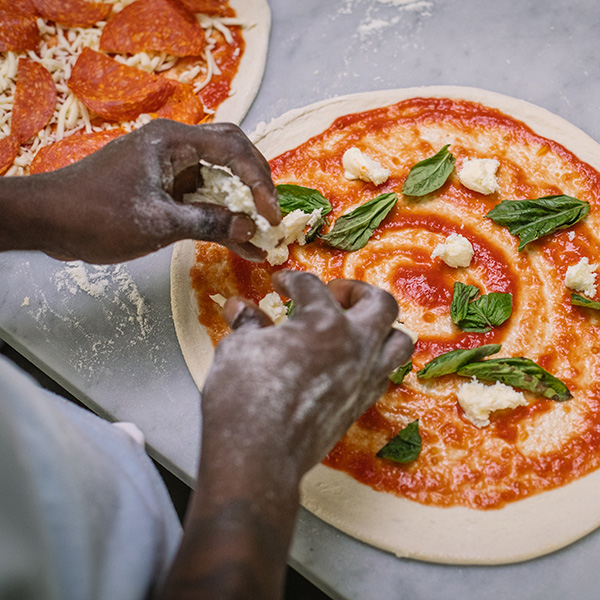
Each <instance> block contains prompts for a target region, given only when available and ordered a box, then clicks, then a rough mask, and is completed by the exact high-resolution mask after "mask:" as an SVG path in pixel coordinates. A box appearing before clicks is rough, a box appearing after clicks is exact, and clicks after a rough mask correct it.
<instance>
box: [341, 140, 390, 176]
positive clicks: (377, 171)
mask: <svg viewBox="0 0 600 600" xmlns="http://www.w3.org/2000/svg"><path fill="white" fill-rule="evenodd" d="M342 166H343V167H344V177H345V178H346V179H350V180H353V179H362V180H363V181H367V182H372V183H374V184H375V185H381V184H382V183H384V182H385V181H387V178H388V177H389V176H390V172H389V171H388V170H387V169H386V168H384V167H382V166H381V165H380V164H379V163H378V162H377V161H376V160H373V159H372V158H370V157H369V156H367V155H366V154H363V153H362V152H361V151H360V149H359V148H349V149H348V150H346V152H344V156H343V157H342Z"/></svg>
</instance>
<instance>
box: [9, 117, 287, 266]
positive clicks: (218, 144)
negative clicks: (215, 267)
mask: <svg viewBox="0 0 600 600" xmlns="http://www.w3.org/2000/svg"><path fill="white" fill-rule="evenodd" d="M200 159H203V160H205V161H207V162H209V163H212V164H218V165H223V166H227V167H229V168H230V169H231V171H232V172H233V173H234V174H236V175H238V176H239V177H240V179H241V180H242V181H243V182H244V183H246V184H247V185H248V186H250V188H251V189H252V193H253V195H254V200H255V203H256V206H257V209H258V212H259V213H260V214H262V215H263V216H265V217H266V218H267V219H268V221H269V222H270V223H271V224H273V225H275V224H277V223H278V222H279V221H280V220H281V214H280V211H279V204H278V202H277V196H276V193H275V189H274V185H273V182H272V180H271V172H270V168H269V165H268V163H267V161H266V160H265V159H264V157H263V156H262V155H261V154H260V152H259V151H258V150H257V149H256V147H255V146H254V145H253V144H252V143H251V142H250V140H249V139H248V138H247V137H246V136H245V135H244V134H243V133H242V131H241V130H240V129H239V128H238V127H237V126H235V125H231V124H208V125H196V126H191V125H184V124H181V123H177V122H175V121H168V120H164V119H157V120H154V121H151V122H150V123H149V124H147V125H145V126H144V127H141V128H140V129H138V130H136V131H133V132H132V133H130V134H127V135H125V136H122V137H120V138H117V139H116V140H113V141H112V142H110V143H109V144H107V145H106V146H105V147H104V148H102V149H100V150H99V151H97V152H95V153H94V154H92V155H90V156H88V157H86V158H84V159H83V160H81V161H79V162H77V163H74V164H73V165H70V166H68V167H65V168H63V169H59V170H57V171H54V172H51V173H43V174H40V175H33V176H28V177H22V178H19V177H12V178H10V177H9V178H3V179H4V180H3V182H2V184H3V185H2V186H1V187H0V204H2V205H3V206H4V205H5V204H6V205H7V206H10V205H9V203H10V202H11V200H12V202H13V204H14V203H15V202H16V203H18V205H17V206H16V207H15V208H14V209H10V208H7V210H15V211H21V212H20V213H17V214H15V218H14V219H13V221H12V222H13V223H15V225H14V228H13V230H11V228H10V225H7V226H6V230H5V231H3V230H2V228H0V249H19V248H23V249H39V250H43V251H45V252H47V253H48V254H50V255H52V256H54V257H56V258H61V259H65V260H73V259H80V260H84V261H86V262H90V263H114V262H122V261H125V260H130V259H133V258H137V257H140V256H143V255H145V254H148V253H150V252H153V251H155V250H158V249H159V248H162V247H164V246H167V245H169V244H171V243H172V242H174V241H177V240H180V239H185V238H191V239H195V240H206V241H212V242H218V243H220V244H222V245H224V246H227V247H228V248H230V249H231V250H233V251H234V252H236V253H237V254H239V255H240V256H242V257H244V258H246V259H249V260H262V259H264V252H262V251H261V250H258V249H257V248H256V247H254V246H253V245H251V244H249V243H248V240H249V239H250V238H251V237H252V235H253V234H254V231H255V225H254V222H253V221H252V219H251V218H250V217H248V216H247V215H243V214H241V213H232V212H230V211H229V210H227V209H226V208H224V207H221V206H217V205H211V204H194V205H187V204H183V203H182V202H181V197H182V196H183V194H184V193H186V192H191V191H193V190H194V189H196V187H197V185H198V178H199V160H200ZM17 225H18V227H19V230H18V232H17V230H16V228H17ZM3 238H4V239H3ZM11 242H12V243H11Z"/></svg>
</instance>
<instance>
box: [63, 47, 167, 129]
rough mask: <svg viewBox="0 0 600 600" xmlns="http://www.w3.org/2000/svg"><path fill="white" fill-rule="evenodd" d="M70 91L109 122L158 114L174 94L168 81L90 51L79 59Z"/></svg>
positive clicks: (70, 80)
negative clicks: (152, 113) (141, 115)
mask: <svg viewBox="0 0 600 600" xmlns="http://www.w3.org/2000/svg"><path fill="white" fill-rule="evenodd" d="M69 87H70V88H71V90H72V91H73V93H74V94H75V95H76V96H77V97H78V98H79V99H80V100H81V102H83V104H85V106H87V108H89V109H90V110H92V111H94V112H95V113H96V114H98V115H100V116H101V117H104V118H105V119H107V120H109V121H129V120H130V119H135V118H136V117H137V116H139V115H140V114H142V113H151V112H155V111H157V110H158V109H159V108H160V107H161V106H162V105H163V104H164V103H165V101H166V100H167V98H168V97H169V95H170V94H171V93H172V91H173V88H172V87H171V85H170V84H169V81H168V80H167V79H165V78H164V77H159V76H157V75H154V74H152V73H146V72H145V71H141V70H140V69H136V68H134V67H128V66H126V65H122V64H120V63H118V62H117V61H116V60H113V59H112V58H109V57H108V56H105V55H104V54H100V52H96V51H95V50H91V49H90V48H84V49H83V51H82V52H81V54H80V55H79V58H78V59H77V62H76V63H75V66H74V67H73V71H72V73H71V78H70V79H69Z"/></svg>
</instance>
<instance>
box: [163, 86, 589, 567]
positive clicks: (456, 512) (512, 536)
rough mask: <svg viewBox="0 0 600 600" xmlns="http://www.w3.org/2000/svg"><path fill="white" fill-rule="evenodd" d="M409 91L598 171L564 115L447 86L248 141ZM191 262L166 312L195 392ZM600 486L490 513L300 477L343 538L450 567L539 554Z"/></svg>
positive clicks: (275, 148)
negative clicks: (504, 120) (553, 146)
mask: <svg viewBox="0 0 600 600" xmlns="http://www.w3.org/2000/svg"><path fill="white" fill-rule="evenodd" d="M416 97H425V98H428V97H434V98H451V99H452V98H454V99H461V100H467V101H472V102H478V103H481V104H483V105H485V106H488V107H492V108H497V109H499V110H500V111H502V112H503V113H505V114H507V115H509V116H511V117H513V118H516V119H518V120H521V121H523V122H525V123H526V124H527V125H528V126H529V127H530V128H531V129H532V130H533V131H534V132H535V133H537V134H539V135H542V136H544V137H547V138H549V139H551V140H554V141H556V142H558V143H560V144H562V145H563V146H564V147H566V148H567V149H569V150H571V151H572V152H573V153H575V154H576V155H577V157H578V158H579V159H580V160H582V161H585V162H587V163H589V164H590V165H591V166H592V167H594V168H595V169H596V170H600V147H599V146H598V144H597V143H596V142H594V141H593V140H592V139H591V138H589V137H588V136H587V135H585V134H584V133H583V132H581V131H580V130H578V129H577V128H575V127H574V126H572V125H571V124H569V123H568V122H566V121H565V120H563V119H562V118H560V117H557V116H556V115H553V114H551V113H550V112H548V111H546V110H544V109H542V108H539V107H537V106H534V105H532V104H529V103H527V102H523V101H520V100H516V99H513V98H509V97H506V96H503V95H500V94H496V93H492V92H487V91H483V90H478V89H473V88H461V87H451V86H438V87H423V88H407V89H400V90H389V91H381V92H373V93H364V94H357V95H351V96H345V97H340V98H332V99H330V100H326V101H324V102H319V103H317V104H313V105H310V106H307V107H305V108H302V109H298V110H294V111H291V112H289V113H287V114H285V115H283V116H282V117H280V118H277V119H275V120H274V121H272V122H271V123H270V124H268V125H266V126H264V127H261V128H260V130H259V131H257V132H256V133H255V134H254V136H253V139H254V141H255V142H256V144H257V145H258V147H259V149H260V150H261V151H262V152H263V154H264V155H265V156H266V158H267V159H269V160H270V159H273V158H274V157H276V156H279V155H280V154H281V153H283V152H285V151H287V150H290V149H293V148H296V147H297V146H298V145H300V144H302V143H303V142H305V141H307V140H308V139H310V138H311V137H313V136H315V135H317V134H319V133H321V132H322V131H324V130H325V129H327V128H328V127H329V126H330V125H331V123H332V122H333V121H334V119H336V118H337V117H340V116H343V115H347V114H351V113H357V112H362V111H366V110H370V109H373V108H378V107H383V106H387V105H391V104H394V103H397V102H400V101H402V100H405V99H410V98H416ZM194 264H195V251H194V243H193V242H190V241H185V242H181V243H178V244H177V245H176V247H175V250H174V254H173V261H172V290H171V292H172V304H173V315H174V321H175V327H176V331H177V335H178V337H179V341H180V344H181V348H182V351H183V354H184V357H185V359H186V362H187V364H188V367H189V369H190V372H191V374H192V376H193V378H194V380H195V382H196V383H197V385H198V387H200V388H201V387H202V384H203V381H204V378H205V376H206V373H207V371H208V369H209V367H210V363H211V360H212V356H213V349H212V343H211V340H210V338H209V336H208V334H207V333H206V330H205V329H204V327H202V326H201V325H200V324H199V322H198V318H197V315H198V309H197V301H196V298H195V295H194V291H193V290H192V287H191V283H190V269H191V268H192V267H193V266H194ZM550 414H552V413H550ZM599 492H600V471H596V472H593V473H591V474H589V475H587V476H585V477H582V478H581V479H578V480H576V481H574V482H573V483H570V484H568V485H565V486H563V487H560V488H557V489H554V490H551V491H545V492H543V493H540V494H537V495H534V496H531V497H528V498H526V499H524V500H519V501H516V502H512V503H508V504H506V505H505V506H503V507H502V508H500V509H497V510H475V509H472V508H467V507H456V506H455V507H449V508H440V507H435V506H431V505H424V504H419V503H418V502H415V501H412V500H408V499H405V498H401V497H399V496H396V495H393V494H389V493H382V492H377V491H375V490H373V489H372V488H371V487H368V486H366V485H363V484H362V483H359V482H358V481H356V480H355V479H353V478H352V477H350V476H349V475H347V474H346V473H344V472H341V471H337V470H334V469H331V468H329V467H326V466H324V465H318V466H317V467H315V468H314V469H313V470H312V471H310V472H309V473H308V474H307V475H306V477H305V478H304V480H303V482H302V504H303V505H304V506H305V507H306V508H307V509H308V510H310V511H311V512H313V513H314V514H315V515H317V516H318V517H320V518H321V519H323V520H324V521H326V522H328V523H330V524H331V525H333V526H335V527H337V528H338V529H340V530H342V531H344V532H346V533H347V534H349V535H351V536H354V537H355V538H357V539H359V540H362V541H364V542H367V543H369V544H372V545H374V546H376V547H378V548H382V549H384V550H387V551H389V552H392V553H394V554H396V555H398V556H401V557H410V558H416V559H421V560H426V561H432V562H440V563H454V564H501V563H510V562H517V561H523V560H527V559H530V558H534V557H536V556H540V555H543V554H546V553H548V552H551V551H553V550H556V549H558V548H561V547H563V546H565V545H567V544H569V543H571V542H573V541H575V540H577V539H578V538H580V537H582V536H584V535H585V534H587V533H589V532H590V531H592V530H593V529H595V528H596V527H598V526H600V509H599V508H598V503H597V502H595V501H594V499H595V498H596V497H597V495H598V493H599Z"/></svg>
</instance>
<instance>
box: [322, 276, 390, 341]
mask: <svg viewBox="0 0 600 600" xmlns="http://www.w3.org/2000/svg"><path fill="white" fill-rule="evenodd" d="M327 287H328V288H329V291H330V292H331V293H332V294H333V296H334V297H335V299H336V300H337V301H338V302H339V303H340V304H341V306H342V307H343V308H345V309H346V316H347V317H348V318H349V319H350V320H351V321H352V322H353V323H354V324H355V325H357V326H358V327H359V328H362V329H365V330H366V329H368V330H372V331H374V332H376V333H378V334H379V335H384V334H386V333H387V332H388V331H389V329H390V327H391V326H392V323H393V322H394V321H395V319H396V317H397V316H398V303H397V302H396V300H395V299H394V297H393V296H392V295H391V294H389V293H388V292H386V291H385V290H382V289H381V288H378V287H376V286H374V285H370V284H368V283H365V282H364V281H355V280H351V279H334V280H333V281H330V282H329V283H328V284H327Z"/></svg>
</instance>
